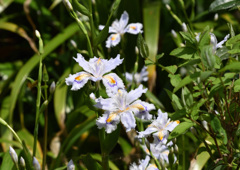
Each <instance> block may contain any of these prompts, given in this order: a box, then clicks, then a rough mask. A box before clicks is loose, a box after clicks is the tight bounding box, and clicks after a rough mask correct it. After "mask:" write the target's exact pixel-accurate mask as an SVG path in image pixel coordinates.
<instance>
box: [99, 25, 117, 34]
mask: <svg viewBox="0 0 240 170" xmlns="http://www.w3.org/2000/svg"><path fill="white" fill-rule="evenodd" d="M104 27H105V26H104V25H99V26H98V29H99V30H103V29H104ZM108 32H109V33H117V31H116V30H115V29H114V28H113V27H111V26H110V27H109V28H108Z"/></svg>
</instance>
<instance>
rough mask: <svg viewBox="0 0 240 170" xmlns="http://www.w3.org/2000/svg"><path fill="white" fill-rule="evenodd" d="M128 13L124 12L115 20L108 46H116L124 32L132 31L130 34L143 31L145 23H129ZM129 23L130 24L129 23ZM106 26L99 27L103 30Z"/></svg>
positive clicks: (110, 30)
mask: <svg viewBox="0 0 240 170" xmlns="http://www.w3.org/2000/svg"><path fill="white" fill-rule="evenodd" d="M128 19H129V16H128V13H127V12H126V11H124V12H123V14H122V15H121V18H120V20H119V21H118V20H115V21H114V22H113V23H112V25H111V26H110V27H109V33H113V34H111V35H110V36H109V37H108V39H107V41H106V47H107V48H110V47H114V46H116V45H117V44H118V43H119V42H120V40H121V35H123V34H124V33H126V32H127V33H130V34H138V33H142V32H143V31H142V27H143V25H142V24H141V23H132V24H128ZM127 24H128V25H127ZM103 28H104V26H103V25H100V26H99V29H100V30H102V29H103Z"/></svg>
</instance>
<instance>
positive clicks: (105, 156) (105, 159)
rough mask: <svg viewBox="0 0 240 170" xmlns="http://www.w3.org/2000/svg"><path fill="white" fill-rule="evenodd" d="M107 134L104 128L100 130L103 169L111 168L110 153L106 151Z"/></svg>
mask: <svg viewBox="0 0 240 170" xmlns="http://www.w3.org/2000/svg"><path fill="white" fill-rule="evenodd" d="M105 138H106V134H105V131H104V128H103V129H100V130H99V139H100V146H101V152H102V169H104V170H108V169H109V163H108V161H109V154H108V153H107V152H106V151H105V146H104V142H105Z"/></svg>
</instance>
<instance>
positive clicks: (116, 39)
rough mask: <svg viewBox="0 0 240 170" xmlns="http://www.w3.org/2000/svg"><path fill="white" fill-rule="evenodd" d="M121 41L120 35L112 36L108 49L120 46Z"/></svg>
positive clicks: (108, 40) (107, 43)
mask: <svg viewBox="0 0 240 170" xmlns="http://www.w3.org/2000/svg"><path fill="white" fill-rule="evenodd" d="M120 40H121V36H120V34H118V33H116V34H111V35H110V36H109V37H108V39H107V41H106V47H107V48H111V47H114V46H116V45H118V44H119V42H120Z"/></svg>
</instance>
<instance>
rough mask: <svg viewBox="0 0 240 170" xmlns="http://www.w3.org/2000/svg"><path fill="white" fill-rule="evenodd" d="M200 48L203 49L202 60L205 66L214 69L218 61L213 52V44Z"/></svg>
mask: <svg viewBox="0 0 240 170" xmlns="http://www.w3.org/2000/svg"><path fill="white" fill-rule="evenodd" d="M200 50H201V60H202V62H203V64H204V67H205V68H207V69H210V70H212V69H213V68H214V66H215V63H216V58H215V56H214V54H213V46H212V45H207V46H204V47H202V48H201V49H200Z"/></svg>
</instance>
